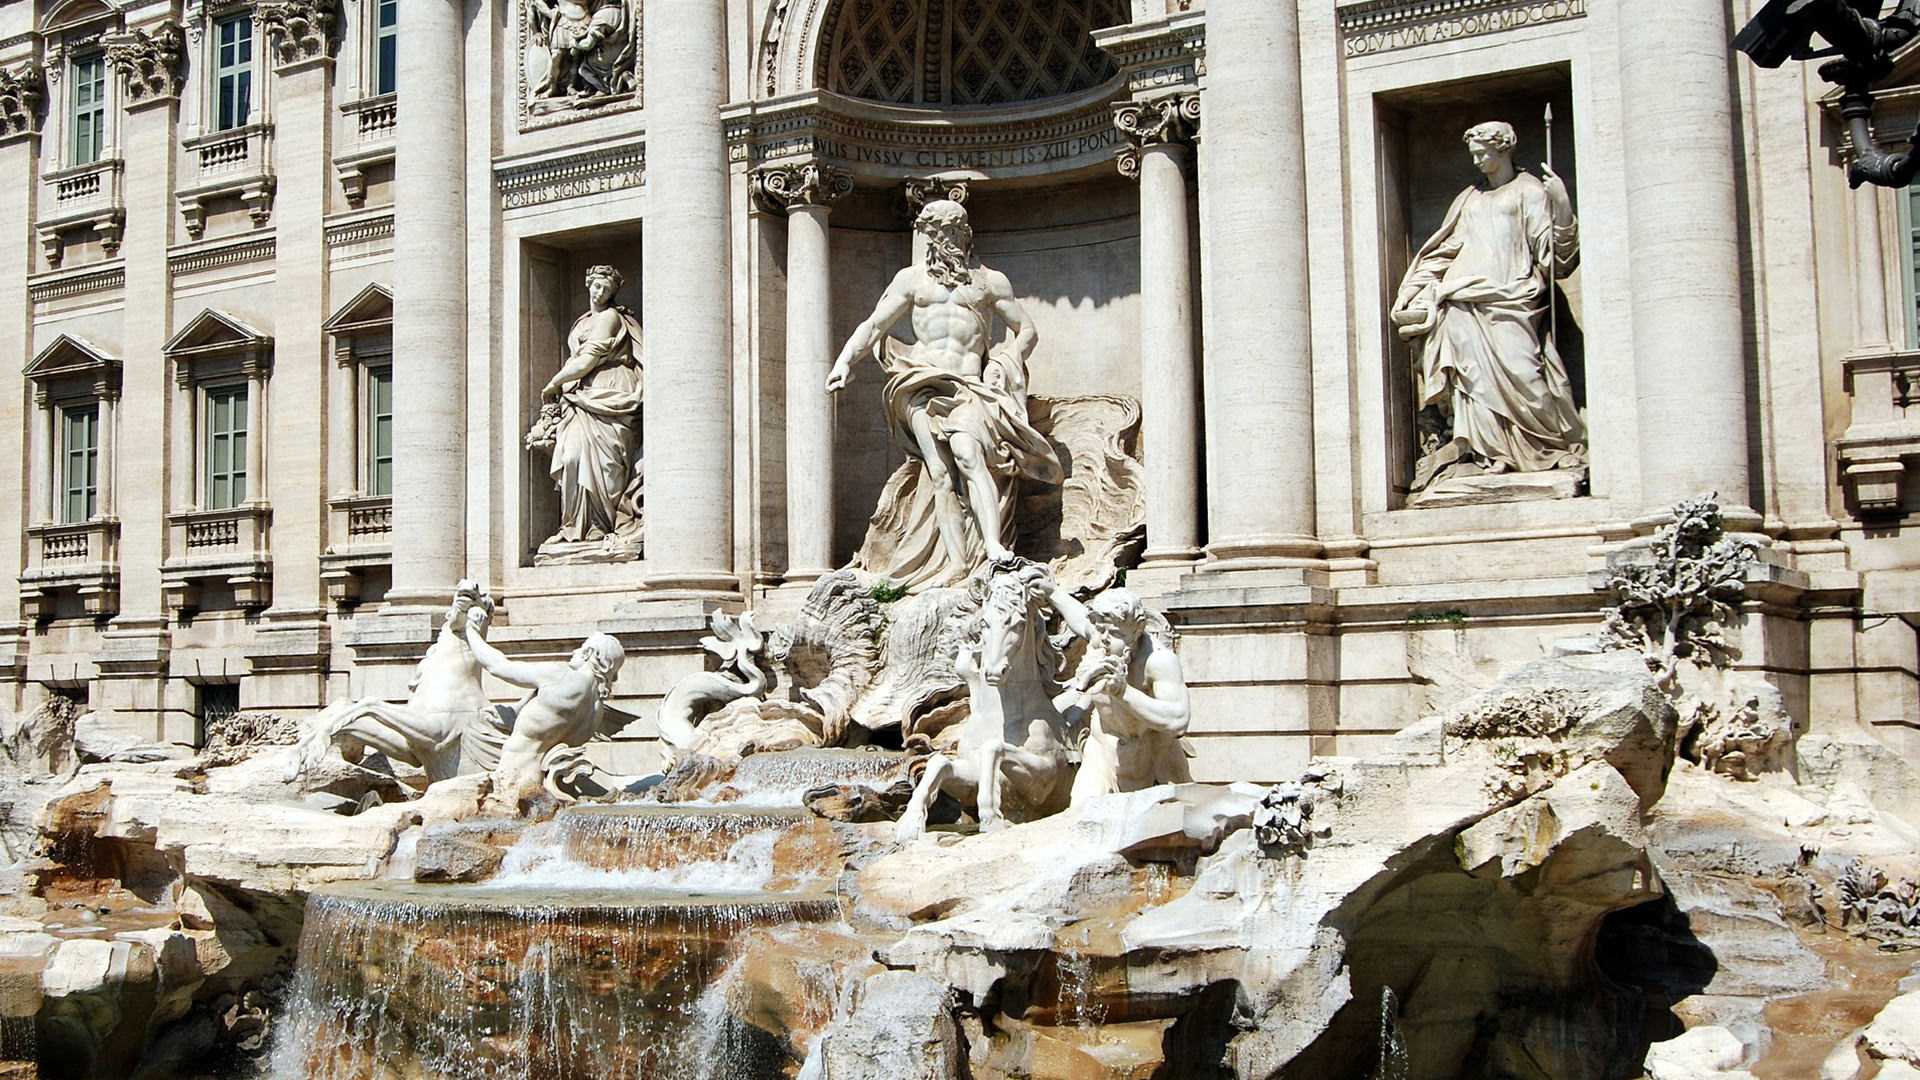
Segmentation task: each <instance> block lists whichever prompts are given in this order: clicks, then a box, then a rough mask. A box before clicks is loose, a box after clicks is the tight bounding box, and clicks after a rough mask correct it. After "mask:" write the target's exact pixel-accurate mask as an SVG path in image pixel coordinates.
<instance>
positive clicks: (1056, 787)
mask: <svg viewBox="0 0 1920 1080" xmlns="http://www.w3.org/2000/svg"><path fill="white" fill-rule="evenodd" d="M983 575H984V576H983ZM1051 585H1052V575H1051V574H1050V573H1049V572H1048V570H1047V568H1046V567H1044V566H1041V565H1038V564H1036V563H1030V562H1026V561H1025V560H1012V561H1007V562H1002V563H1000V564H997V565H993V566H990V567H984V568H982V569H981V570H980V571H977V572H976V573H975V575H974V577H973V578H971V579H970V580H969V588H971V589H973V590H974V591H975V593H976V595H979V596H980V603H979V607H978V609H977V610H976V611H975V612H974V613H973V614H972V615H970V616H968V617H967V627H966V629H967V633H966V640H965V643H964V644H962V645H961V647H960V654H959V657H958V658H957V659H956V660H955V662H954V671H955V672H956V673H957V674H959V676H960V677H961V679H963V680H964V681H965V682H966V684H967V697H968V706H969V708H968V712H967V718H966V719H965V720H964V721H962V722H961V724H960V741H959V745H958V746H957V747H956V748H955V751H954V754H953V756H951V757H949V756H948V755H946V754H935V755H933V757H932V758H930V759H928V761H927V767H926V771H925V772H924V773H922V774H921V777H920V783H919V784H918V785H917V786H916V787H915V788H914V791H913V800H912V801H911V802H910V803H908V804H907V811H906V813H905V815H903V816H902V817H901V818H900V825H899V828H898V830H897V831H896V834H895V835H896V837H897V838H899V839H901V840H910V839H912V838H913V837H916V836H919V835H920V834H921V833H923V832H925V831H926V828H927V808H928V807H929V805H931V804H932V802H933V800H934V798H935V797H937V796H938V795H939V794H940V793H941V792H943V791H944V792H946V793H948V794H950V795H952V796H954V797H955V798H957V799H959V800H961V801H962V802H963V803H964V802H971V803H973V804H974V805H975V806H976V807H977V808H978V809H977V811H976V815H975V816H976V817H977V818H978V819H979V821H980V828H981V830H982V831H987V830H992V829H998V828H1004V827H1005V826H1006V825H1007V824H1008V823H1009V822H1011V821H1031V820H1033V819H1034V818H1039V817H1045V816H1046V815H1048V814H1051V813H1056V812H1058V811H1060V810H1062V809H1065V807H1066V805H1067V797H1068V795H1069V792H1070V789H1071V786H1072V783H1073V769H1072V766H1071V763H1070V761H1069V757H1068V749H1069V744H1068V740H1067V736H1066V721H1065V720H1063V719H1062V718H1061V716H1060V711H1059V710H1058V709H1056V708H1055V707H1054V704H1053V695H1054V694H1055V692H1056V691H1057V689H1058V683H1057V681H1056V680H1057V676H1058V668H1059V662H1060V658H1059V653H1058V651H1057V650H1055V648H1054V647H1053V644H1052V643H1051V642H1050V641H1049V640H1048V638H1047V622H1046V616H1047V611H1048V596H1049V594H1050V592H1051Z"/></svg>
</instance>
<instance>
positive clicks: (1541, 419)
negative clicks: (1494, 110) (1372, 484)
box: [1391, 121, 1587, 505]
mask: <svg viewBox="0 0 1920 1080" xmlns="http://www.w3.org/2000/svg"><path fill="white" fill-rule="evenodd" d="M1465 139H1466V143H1467V147H1468V149H1469V151H1470V152H1471V153H1472V155H1473V163H1474V167H1475V168H1477V169H1478V170H1479V171H1480V173H1481V175H1482V176H1484V177H1485V181H1484V183H1482V184H1478V185H1475V186H1473V187H1470V188H1467V189H1466V190H1465V191H1462V192H1461V193H1460V194H1459V196H1458V197H1457V198H1455V199H1454V200H1453V205H1452V206H1451V207H1449V208H1448V210H1447V214H1446V217H1445V219H1443V220H1442V221H1441V224H1440V228H1439V230H1438V231H1437V232H1435V233H1434V234H1433V236H1432V237H1430V238H1429V239H1428V240H1427V242H1426V243H1425V244H1423V245H1421V247H1420V250H1419V251H1418V252H1417V253H1416V254H1415V255H1414V257H1413V263H1412V266H1411V267H1410V268H1409V269H1408V270H1407V274H1406V277H1405V278H1403V279H1402V280H1401V283H1400V291H1399V295H1398V297H1397V298H1396V299H1395V301H1394V305H1393V310H1392V312H1391V317H1392V320H1393V324H1394V326H1395V328H1396V329H1397V330H1398V332H1399V334H1400V336H1401V337H1403V338H1405V339H1407V341H1408V342H1409V343H1410V344H1411V345H1412V346H1413V348H1414V350H1415V355H1416V357H1417V360H1416V369H1415V375H1414V379H1415V394H1416V396H1415V410H1416V412H1418V413H1420V414H1421V417H1422V425H1421V426H1422V428H1423V438H1422V446H1421V457H1420V459H1419V461H1418V463H1417V464H1416V465H1415V468H1414V477H1413V484H1412V488H1413V490H1414V491H1415V492H1416V493H1417V494H1416V495H1415V496H1414V498H1413V499H1412V500H1411V502H1412V503H1413V504H1414V505H1419V504H1421V503H1423V502H1424V503H1428V504H1433V503H1436V502H1442V501H1459V502H1472V501H1496V500H1501V499H1506V498H1519V497H1532V496H1533V495H1536V494H1540V493H1542V492H1551V493H1553V494H1560V495H1571V494H1574V493H1575V492H1576V491H1577V486H1578V484H1579V483H1580V482H1582V481H1584V479H1585V467H1586V464H1587V446H1586V439H1587V434H1586V424H1585V422H1584V421H1583V420H1582V419H1581V416H1580V412H1579V409H1578V408H1577V407H1576V406H1575V404H1574V398H1573V388H1572V385H1571V384H1570V382H1569V380H1568V378H1567V369H1566V365H1565V363H1564V362H1563V361H1562V359H1561V356H1560V352H1559V349H1558V348H1557V346H1556V343H1555V341H1554V339H1553V335H1552V334H1551V333H1550V332H1549V330H1550V324H1551V321H1552V320H1551V317H1550V312H1551V308H1552V305H1553V294H1554V285H1553V282H1554V281H1555V280H1556V279H1558V278H1562V277H1565V276H1566V275H1567V274H1569V273H1571V272H1572V271H1573V269H1574V268H1575V266H1576V265H1577V262H1578V259H1579V253H1580V239H1579V236H1580V234H1579V225H1578V223H1577V222H1576V221H1575V219H1574V215H1573V202H1572V200H1571V199H1570V198H1569V197H1568V195H1567V186H1566V184H1565V183H1563V182H1562V181H1561V179H1560V177H1559V176H1557V175H1555V173H1554V172H1553V170H1552V169H1551V168H1550V167H1548V166H1546V165H1542V166H1541V167H1540V171H1541V175H1540V176H1537V177H1536V176H1533V175H1531V174H1528V173H1523V172H1519V171H1518V170H1516V169H1515V168H1514V164H1513V150H1514V144H1515V136H1514V131H1513V128H1512V126H1511V125H1509V124H1506V123H1503V122H1500V121H1494V122H1490V123H1485V124H1479V125H1476V126H1475V127H1473V128H1471V129H1469V130H1468V131H1467V132H1466V135H1465ZM1543 473H1552V474H1556V475H1555V476H1554V477H1552V478H1551V480H1549V478H1547V477H1527V476H1524V475H1516V474H1543ZM1542 481H1548V482H1545V483H1543V482H1542ZM1552 481H1558V483H1557V484H1556V483H1554V482H1552Z"/></svg>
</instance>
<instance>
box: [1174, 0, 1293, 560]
mask: <svg viewBox="0 0 1920 1080" xmlns="http://www.w3.org/2000/svg"><path fill="white" fill-rule="evenodd" d="M1299 36H1300V35H1299V13H1298V10H1297V8H1296V5H1295V0H1230V2H1227V3H1215V4H1211V5H1209V6H1208V8H1207V68H1208V74H1207V86H1206V89H1205V91H1204V92H1203V94H1202V99H1201V100H1202V103H1203V105H1204V107H1205V111H1206V116H1207V130H1208V136H1207V138H1206V140H1205V142H1204V143H1203V145H1202V147H1201V151H1200V154H1201V162H1200V183H1201V184H1202V185H1203V187H1204V192H1205V194H1204V199H1205V201H1206V204H1207V213H1206V221H1205V226H1204V227H1205V229H1206V232H1207V267H1206V280H1205V282H1203V288H1205V290H1206V304H1207V306H1208V308H1209V315H1208V323H1207V326H1208V330H1209V331H1210V333H1209V335H1208V339H1207V342H1206V355H1205V364H1206V407H1207V531H1208V544H1207V551H1208V553H1209V554H1210V555H1211V556H1212V557H1213V558H1214V560H1216V562H1215V564H1214V565H1215V566H1216V567H1217V568H1218V569H1223V570H1225V569H1237V568H1241V567H1246V568H1258V567H1277V566H1303V565H1317V564H1318V561H1319V556H1320V554H1321V548H1320V544H1319V542H1318V541H1316V540H1315V539H1314V517H1313V372H1312V356H1311V354H1310V352H1309V342H1310V330H1311V326H1310V321H1309V316H1308V307H1307V218H1306V212H1305V206H1306V197H1307V190H1306V174H1305V167H1304V164H1303V162H1302V160H1301V153H1302V150H1301V134H1300V133H1301V123H1302V120H1301V113H1300V64H1299V52H1300V48H1299ZM1148 452H1149V453H1150V454H1151V453H1152V451H1151V450H1150V451H1148Z"/></svg>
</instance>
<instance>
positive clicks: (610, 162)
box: [493, 139, 647, 210]
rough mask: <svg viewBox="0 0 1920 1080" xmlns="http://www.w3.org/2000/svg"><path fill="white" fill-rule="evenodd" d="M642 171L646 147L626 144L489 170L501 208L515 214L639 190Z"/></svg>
mask: <svg viewBox="0 0 1920 1080" xmlns="http://www.w3.org/2000/svg"><path fill="white" fill-rule="evenodd" d="M646 171H647V147H646V143H645V142H644V141H643V140H640V139H629V140H627V141H625V142H619V143H613V144H610V145H602V146H594V147H589V148H587V149H585V150H572V151H568V152H566V153H562V154H542V155H540V156H538V157H534V158H521V159H518V160H510V161H498V162H495V163H494V166H493V180H494V185H495V186H496V187H497V188H498V189H499V191H500V208H501V209H503V210H515V209H519V208H521V207H526V206H539V205H541V204H543V203H550V202H558V201H559V200H561V199H571V198H574V197H577V196H580V195H597V194H600V193H602V192H607V191H619V190H622V189H624V188H632V187H639V186H640V184H641V183H642V181H643V180H644V179H645V178H646Z"/></svg>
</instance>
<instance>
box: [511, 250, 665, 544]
mask: <svg viewBox="0 0 1920 1080" xmlns="http://www.w3.org/2000/svg"><path fill="white" fill-rule="evenodd" d="M624 282H625V279H624V278H623V277H622V275H621V273H620V271H618V270H616V269H614V268H613V267H611V266H595V267H593V268H592V269H589V270H588V271H587V278H586V285H587V311H586V312H585V313H584V314H582V315H581V316H580V317H579V318H578V319H576V320H574V323H573V328H572V329H571V330H569V331H568V332H567V359H566V361H565V362H564V363H562V364H561V365H560V370H559V371H557V372H555V373H554V375H553V378H551V379H549V380H547V384H546V386H544V387H542V388H541V390H540V398H541V400H542V401H543V402H544V404H543V405H542V406H541V410H540V417H539V419H538V420H537V421H535V423H534V426H533V430H531V431H529V432H528V433H527V446H528V448H529V449H536V450H545V451H546V452H547V453H548V455H549V456H550V458H551V466H550V468H549V469H548V472H549V473H550V474H551V475H552V477H553V483H554V487H556V488H557V489H558V490H559V492H560V529H559V531H558V532H556V533H554V534H553V536H551V537H550V538H548V540H547V542H546V543H545V544H543V545H541V561H543V562H550V561H575V560H581V561H604V560H606V559H619V558H632V557H634V556H635V555H636V554H637V553H638V551H639V547H640V541H641V537H642V534H643V531H644V528H645V524H644V520H643V518H642V513H643V506H642V500H643V499H644V489H643V483H644V476H645V468H644V464H643V459H642V457H641V444H640V408H641V402H642V399H643V398H644V397H645V393H646V391H645V382H646V370H645V362H644V360H643V352H642V339H641V332H640V321H639V319H637V318H635V317H634V314H633V312H631V311H629V310H628V309H626V308H624V307H621V306H618V305H616V304H615V303H614V302H613V301H614V297H615V295H617V294H618V293H619V291H620V286H621V285H622V284H624Z"/></svg>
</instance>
